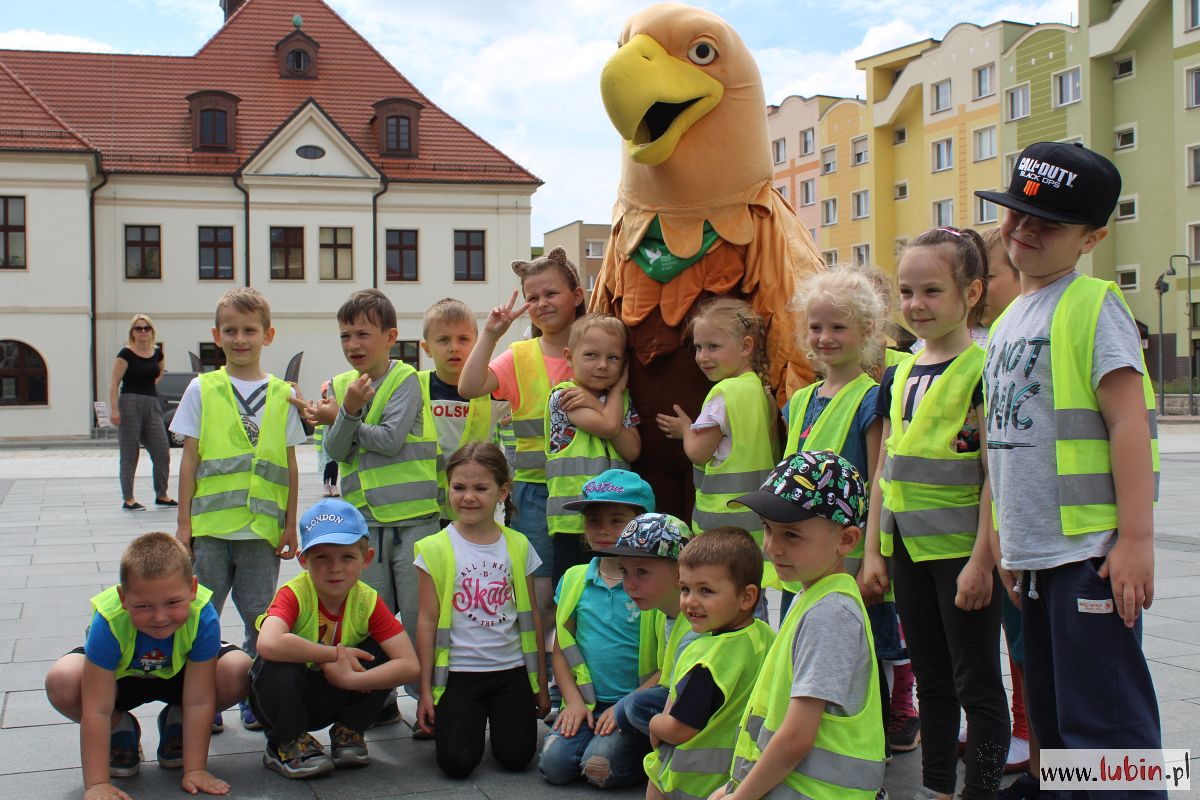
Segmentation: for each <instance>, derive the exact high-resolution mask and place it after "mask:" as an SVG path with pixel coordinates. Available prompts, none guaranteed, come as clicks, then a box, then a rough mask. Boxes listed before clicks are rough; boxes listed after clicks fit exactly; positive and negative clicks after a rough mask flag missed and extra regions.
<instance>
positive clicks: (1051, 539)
mask: <svg viewBox="0 0 1200 800" xmlns="http://www.w3.org/2000/svg"><path fill="white" fill-rule="evenodd" d="M1120 193H1121V176H1120V173H1118V172H1117V168H1116V167H1115V166H1113V164H1112V163H1111V162H1110V161H1109V160H1108V159H1106V158H1105V157H1104V156H1102V155H1100V154H1098V153H1094V152H1092V151H1091V150H1088V149H1087V148H1085V147H1083V146H1081V145H1077V144H1065V143H1061V142H1039V143H1037V144H1032V145H1030V146H1029V147H1027V148H1025V150H1024V151H1023V152H1022V153H1021V156H1020V157H1019V158H1018V160H1017V163H1016V167H1015V168H1014V169H1013V174H1012V181H1011V183H1010V184H1009V187H1008V191H1006V192H1003V193H1000V192H976V194H977V195H979V196H980V197H983V198H985V199H988V200H991V201H992V202H994V203H998V204H999V205H1002V206H1004V207H1005V208H1006V209H1007V211H1006V212H1005V215H1004V221H1003V222H1002V223H1001V226H1000V230H1001V235H1002V237H1003V240H1004V244H1005V247H1006V249H1007V251H1008V257H1009V259H1010V260H1011V261H1012V264H1013V266H1014V267H1015V268H1016V269H1017V271H1018V272H1020V274H1021V295H1020V296H1019V297H1018V298H1017V299H1016V300H1014V301H1013V303H1012V305H1010V306H1009V307H1008V310H1007V311H1006V312H1005V313H1004V314H1002V315H1001V316H1000V317H999V319H997V320H996V322H995V323H994V324H993V325H992V328H991V333H990V336H989V337H988V346H987V362H986V367H985V369H984V384H985V389H986V395H987V403H988V420H987V442H988V467H989V470H988V471H989V473H990V475H991V486H992V496H993V499H994V506H993V513H994V515H995V519H996V529H997V530H998V543H997V546H998V548H999V551H1000V552H999V555H1000V564H1001V567H1002V569H1001V575H1002V577H1003V578H1004V580H1005V584H1006V586H1008V587H1009V589H1010V591H1012V592H1013V595H1014V596H1019V604H1020V606H1021V619H1022V625H1023V635H1024V641H1025V681H1026V683H1025V691H1026V693H1027V694H1026V696H1027V697H1028V703H1029V706H1030V708H1032V709H1035V711H1036V713H1035V714H1034V715H1033V716H1032V718H1031V720H1032V721H1033V723H1034V731H1035V733H1036V734H1037V739H1038V740H1039V742H1040V744H1041V746H1042V747H1044V748H1056V749H1062V748H1084V749H1100V748H1112V747H1120V748H1134V749H1158V748H1160V747H1161V734H1160V729H1159V716H1158V704H1157V701H1156V698H1155V693H1154V685H1153V683H1152V681H1151V679H1150V672H1149V670H1148V669H1147V667H1146V659H1145V657H1144V655H1143V654H1142V649H1141V619H1140V614H1141V610H1142V608H1149V607H1150V602H1151V600H1152V599H1153V596H1154V543H1153V535H1154V518H1153V503H1154V499H1155V496H1156V492H1157V488H1156V487H1157V480H1156V478H1157V473H1158V442H1157V439H1156V437H1155V436H1154V434H1153V432H1152V431H1153V430H1154V425H1153V424H1151V421H1152V419H1153V415H1154V408H1155V405H1154V392H1153V389H1152V388H1151V385H1150V381H1149V378H1148V377H1147V374H1146V366H1145V362H1144V361H1143V359H1142V350H1141V338H1140V336H1139V334H1138V330H1137V326H1136V325H1135V323H1134V320H1133V317H1132V315H1131V314H1130V311H1129V308H1128V306H1126V304H1125V301H1124V298H1123V297H1122V295H1121V291H1120V289H1118V288H1117V285H1116V284H1115V283H1112V282H1110V281H1102V280H1099V279H1097V278H1093V277H1089V276H1085V275H1081V274H1080V273H1079V272H1077V271H1076V270H1075V265H1076V263H1077V262H1078V260H1079V257H1080V256H1081V255H1083V254H1085V253H1090V252H1091V251H1092V249H1093V248H1095V247H1096V245H1097V244H1099V243H1100V242H1101V241H1102V240H1103V239H1104V237H1105V236H1106V235H1107V234H1108V227H1107V224H1108V218H1109V215H1111V214H1112V211H1113V208H1114V207H1115V206H1116V203H1117V198H1118V196H1119V195H1120ZM1014 572H1015V573H1016V575H1017V576H1018V577H1017V579H1016V582H1015V584H1016V585H1015V586H1014V578H1013V573H1014ZM1100 665H1104V668H1102V669H1101V668H1098V667H1099V666H1100ZM1056 677H1057V680H1056ZM1064 677H1069V680H1063V678H1064ZM1139 796H1146V797H1149V796H1152V795H1151V794H1150V793H1146V794H1145V795H1142V794H1139ZM1153 796H1160V797H1165V796H1166V793H1165V792H1163V793H1161V794H1156V795H1153Z"/></svg>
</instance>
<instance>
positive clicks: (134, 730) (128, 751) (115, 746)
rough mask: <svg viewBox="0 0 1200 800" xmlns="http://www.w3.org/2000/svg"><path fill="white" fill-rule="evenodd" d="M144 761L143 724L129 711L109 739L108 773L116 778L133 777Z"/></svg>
mask: <svg viewBox="0 0 1200 800" xmlns="http://www.w3.org/2000/svg"><path fill="white" fill-rule="evenodd" d="M141 763H142V726H141V725H139V724H138V721H137V717H135V716H133V714H130V713H129V712H128V711H126V712H125V714H124V715H123V716H122V717H121V721H120V722H118V723H117V727H116V730H114V731H113V732H112V736H110V737H109V740H108V774H109V775H110V776H112V777H114V778H132V777H133V776H134V775H137V774H138V770H139V769H140V768H141Z"/></svg>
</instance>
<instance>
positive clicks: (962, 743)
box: [958, 725, 967, 758]
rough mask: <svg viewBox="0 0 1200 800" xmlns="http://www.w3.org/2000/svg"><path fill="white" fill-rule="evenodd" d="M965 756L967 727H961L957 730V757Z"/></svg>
mask: <svg viewBox="0 0 1200 800" xmlns="http://www.w3.org/2000/svg"><path fill="white" fill-rule="evenodd" d="M966 754H967V726H966V725H963V726H962V727H961V728H959V729H958V757H959V758H962V757H963V756H965V755H966Z"/></svg>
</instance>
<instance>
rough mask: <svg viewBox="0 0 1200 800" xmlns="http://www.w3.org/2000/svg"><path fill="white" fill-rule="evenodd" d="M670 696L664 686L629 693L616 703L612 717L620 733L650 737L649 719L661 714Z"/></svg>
mask: <svg viewBox="0 0 1200 800" xmlns="http://www.w3.org/2000/svg"><path fill="white" fill-rule="evenodd" d="M669 694H670V691H668V689H667V687H665V686H651V687H650V688H649V689H638V690H637V691H636V692H630V693H629V694H627V695H625V696H624V697H622V698H621V699H620V700H618V701H617V706H616V708H615V709H613V715H614V716H615V717H616V720H617V727H618V728H620V729H621V732H622V733H640V734H642V735H643V736H646V737H649V736H650V719H651V718H652V717H653V716H654V715H655V714H661V713H662V710H663V708H664V707H666V705H667V696H668V695H669Z"/></svg>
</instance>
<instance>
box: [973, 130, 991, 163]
mask: <svg viewBox="0 0 1200 800" xmlns="http://www.w3.org/2000/svg"><path fill="white" fill-rule="evenodd" d="M973 138H974V139H975V160H976V161H986V160H987V159H989V158H995V157H996V126H995V125H989V126H988V127H986V128H981V129H980V130H977V131H975V133H974V136H973Z"/></svg>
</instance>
